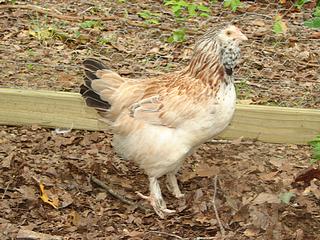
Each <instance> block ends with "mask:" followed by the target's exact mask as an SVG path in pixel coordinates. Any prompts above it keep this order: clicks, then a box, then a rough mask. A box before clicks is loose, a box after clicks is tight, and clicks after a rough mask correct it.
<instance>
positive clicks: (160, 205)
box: [136, 192, 176, 219]
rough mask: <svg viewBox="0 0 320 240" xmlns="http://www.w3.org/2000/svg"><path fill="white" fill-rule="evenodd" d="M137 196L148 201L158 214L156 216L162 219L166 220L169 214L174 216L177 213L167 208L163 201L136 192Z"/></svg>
mask: <svg viewBox="0 0 320 240" xmlns="http://www.w3.org/2000/svg"><path fill="white" fill-rule="evenodd" d="M136 194H137V195H138V196H139V197H141V198H143V199H145V200H147V201H148V202H149V203H150V205H151V206H152V207H153V209H154V211H155V212H156V214H157V215H158V216H159V217H160V218H161V219H164V218H165V216H166V215H168V214H173V213H175V212H176V211H175V210H171V209H168V208H167V206H166V203H165V201H164V200H163V199H156V198H155V197H154V196H152V195H151V196H146V195H143V194H142V193H140V192H136Z"/></svg>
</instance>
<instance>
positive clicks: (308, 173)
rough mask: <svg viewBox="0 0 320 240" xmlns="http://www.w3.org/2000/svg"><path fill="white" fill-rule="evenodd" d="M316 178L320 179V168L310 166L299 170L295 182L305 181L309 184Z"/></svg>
mask: <svg viewBox="0 0 320 240" xmlns="http://www.w3.org/2000/svg"><path fill="white" fill-rule="evenodd" d="M315 178H316V179H319V180H320V169H318V168H313V167H309V168H307V169H304V170H302V171H301V172H299V173H298V175H297V177H296V178H295V180H294V182H295V183H297V182H304V184H306V185H307V186H309V185H310V182H311V181H312V180H313V179H315Z"/></svg>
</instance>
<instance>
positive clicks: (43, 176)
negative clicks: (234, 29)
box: [0, 1, 320, 240]
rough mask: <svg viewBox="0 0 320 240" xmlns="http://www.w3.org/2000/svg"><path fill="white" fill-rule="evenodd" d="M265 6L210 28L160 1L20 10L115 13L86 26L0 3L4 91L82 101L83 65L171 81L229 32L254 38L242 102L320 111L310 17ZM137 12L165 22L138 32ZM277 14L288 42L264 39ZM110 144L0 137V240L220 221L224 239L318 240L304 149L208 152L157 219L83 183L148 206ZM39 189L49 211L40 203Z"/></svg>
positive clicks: (192, 234) (227, 16) (206, 232)
mask: <svg viewBox="0 0 320 240" xmlns="http://www.w3.org/2000/svg"><path fill="white" fill-rule="evenodd" d="M267 2H268V1H261V2H260V3H254V2H252V1H244V7H243V8H242V9H239V11H237V12H235V13H233V12H231V11H229V10H228V9H224V8H223V7H222V6H221V3H217V4H213V5H212V6H211V10H212V13H211V15H210V17H209V18H202V17H192V18H190V19H185V20H181V21H177V20H176V19H175V17H174V16H173V15H172V13H171V12H170V9H169V8H168V7H164V6H163V4H162V1H152V2H151V1H90V2H87V1H40V2H39V1H28V4H30V5H33V6H35V5H37V6H40V7H42V8H48V9H51V10H50V13H55V14H58V15H59V12H60V13H62V14H63V15H64V16H76V15H77V16H96V17H104V16H115V17H114V18H113V19H109V20H104V21H101V22H100V23H95V24H96V25H95V26H93V27H85V26H84V25H82V26H83V27H80V25H81V24H83V22H84V20H82V19H81V18H78V19H73V20H63V19H59V18H57V17H51V15H52V14H42V13H41V12H39V11H38V12H37V11H31V10H26V9H22V8H14V9H9V8H3V9H1V6H3V5H4V4H13V3H12V1H0V3H1V4H0V9H1V11H0V19H1V21H0V28H1V32H0V65H1V69H2V76H1V79H0V87H10V88H24V89H46V90H59V91H72V92H77V91H78V90H79V85H80V84H81V82H82V71H81V69H80V64H81V62H82V60H83V59H84V58H86V57H89V56H95V57H100V58H102V59H103V60H104V61H105V62H106V64H107V65H108V66H109V67H110V69H113V70H116V71H118V72H119V73H120V74H122V75H124V76H127V77H135V78H138V77H148V76H155V75H157V74H160V73H162V72H169V71H173V70H176V69H179V68H181V66H183V65H185V64H186V63H187V62H188V60H189V59H190V54H191V52H192V46H193V44H194V41H195V40H196V38H197V37H198V36H199V35H201V34H202V33H203V32H204V31H205V30H206V29H208V28H210V27H211V26H214V25H215V24H217V23H222V22H225V23H226V22H233V23H235V24H236V25H237V26H239V27H240V28H241V29H242V30H243V32H244V33H245V34H246V35H247V36H248V38H249V41H248V42H247V43H245V44H244V45H243V47H242V61H241V63H240V65H239V67H238V68H237V71H236V83H237V89H238V90H237V91H238V99H239V102H242V103H251V104H265V105H277V106H288V107H303V108H314V109H318V108H319V107H320V97H319V96H320V84H319V83H320V77H319V76H320V63H319V59H320V42H319V38H318V37H317V36H319V34H318V33H319V32H318V31H316V30H312V29H308V28H306V27H304V26H303V21H304V20H306V19H309V18H311V16H312V9H311V8H308V6H306V8H303V9H302V10H301V11H298V10H296V9H294V8H292V6H287V7H285V6H281V5H279V4H270V3H267ZM18 4H26V3H25V2H20V1H15V5H18ZM142 10H149V11H151V12H156V13H159V14H160V23H161V24H159V25H151V24H145V23H144V20H143V19H141V18H140V17H139V16H138V15H137V13H138V12H141V11H142ZM277 12H280V13H281V14H282V15H284V17H283V21H284V22H285V23H286V25H287V27H288V31H287V33H286V34H280V35H276V34H274V33H273V32H272V25H273V23H274V17H275V15H276V13H277ZM177 28H186V29H187V33H186V37H187V39H186V41H185V42H183V43H168V42H166V39H167V38H168V37H169V36H170V35H171V33H172V31H174V30H175V29H177ZM317 34H318V35H317ZM110 141H111V135H110V134H108V133H107V132H88V131H78V130H72V131H71V132H66V133H63V132H62V133H61V132H59V131H56V130H54V129H43V128H40V127H38V126H30V127H8V126H1V127H0V238H1V239H16V238H19V239H23V237H22V236H23V234H26V233H30V232H28V231H32V233H37V234H39V233H43V234H47V235H43V237H42V239H49V238H50V237H51V238H52V239H54V237H53V236H56V239H59V238H58V237H62V238H64V239H199V240H200V239H222V238H221V229H220V224H219V218H218V216H219V217H220V221H221V224H222V225H223V226H224V229H225V235H226V237H225V239H237V240H242V239H258V240H259V239H261V240H262V239H267V240H269V239H277V240H278V239H288V240H289V239H296V240H302V239H308V240H309V239H311V240H313V239H320V237H319V236H320V190H319V187H320V180H319V179H317V178H316V177H315V178H314V179H310V181H307V182H298V183H296V182H295V178H296V177H297V176H299V175H300V176H301V174H303V172H304V171H308V170H307V169H308V168H309V167H310V159H311V152H310V148H309V147H308V146H300V145H285V144H266V143H261V142H256V141H252V140H241V139H236V140H234V141H231V142H228V141H227V142H225V143H223V142H219V141H218V142H210V143H207V144H204V145H202V146H201V147H200V149H198V150H197V152H196V153H195V154H193V155H192V156H191V157H189V158H188V159H187V160H186V162H185V163H184V165H183V167H182V169H181V171H180V172H179V176H178V179H179V182H180V185H181V188H182V191H183V192H184V193H185V197H184V198H182V199H179V200H177V199H175V198H174V197H173V196H172V195H171V194H170V193H169V192H168V191H167V189H166V187H165V181H162V184H161V186H162V189H163V192H164V197H165V199H166V200H167V201H168V208H171V209H175V210H176V211H177V212H176V213H175V214H173V215H171V216H168V217H167V218H166V219H164V220H162V219H159V218H158V217H157V215H155V214H154V213H153V211H151V210H149V211H147V212H144V211H142V210H140V209H139V208H137V205H136V204H134V205H129V204H125V203H123V202H121V201H120V200H119V199H117V198H115V197H112V196H111V195H109V194H108V193H106V192H105V191H104V190H103V189H102V188H101V187H99V186H97V185H96V184H95V183H93V182H92V181H91V180H90V177H91V176H95V177H96V178H98V179H100V180H101V181H102V182H104V183H106V184H107V185H109V186H111V187H112V189H114V190H116V191H117V192H119V193H120V194H121V195H123V196H126V197H127V198H129V199H130V200H132V201H133V202H135V203H139V204H142V205H143V206H145V207H146V208H148V204H147V203H146V202H144V201H143V200H142V199H141V198H139V197H138V196H137V194H136V191H140V192H142V193H143V194H147V193H148V191H147V189H148V179H147V177H146V175H144V173H143V172H142V171H140V170H139V169H138V168H137V167H136V166H135V165H134V164H133V163H132V162H130V161H124V160H121V159H119V158H118V157H117V156H116V155H115V154H114V152H113V149H112V146H111V144H110ZM317 167H319V165H315V166H314V168H317ZM308 173H309V172H308ZM309 175H310V174H309ZM215 181H216V184H215ZM40 186H44V188H45V190H44V192H45V194H48V195H49V197H50V199H51V200H52V201H51V202H50V203H51V204H50V203H48V202H45V200H44V194H42V198H40V193H41V191H40ZM214 195H215V197H214ZM54 206H57V208H55V207H54ZM215 208H216V209H217V212H218V215H217V214H215ZM57 236H58V237H57ZM33 239H35V238H33Z"/></svg>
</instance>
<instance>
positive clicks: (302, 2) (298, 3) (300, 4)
mask: <svg viewBox="0 0 320 240" xmlns="http://www.w3.org/2000/svg"><path fill="white" fill-rule="evenodd" d="M308 2H311V0H297V1H296V3H295V4H294V6H295V7H296V8H298V9H301V8H302V7H303V5H305V4H306V3H308Z"/></svg>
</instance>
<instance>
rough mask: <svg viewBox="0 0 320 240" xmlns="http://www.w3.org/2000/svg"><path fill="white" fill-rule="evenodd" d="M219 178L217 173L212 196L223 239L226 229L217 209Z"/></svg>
mask: <svg viewBox="0 0 320 240" xmlns="http://www.w3.org/2000/svg"><path fill="white" fill-rule="evenodd" d="M217 180H218V176H217V175H216V176H215V177H214V193H213V198H212V204H213V209H214V213H215V215H216V219H217V221H218V224H219V228H220V233H221V236H222V239H224V237H225V234H226V231H225V230H224V228H223V225H222V223H221V220H220V217H219V213H218V210H217V206H216V194H217Z"/></svg>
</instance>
